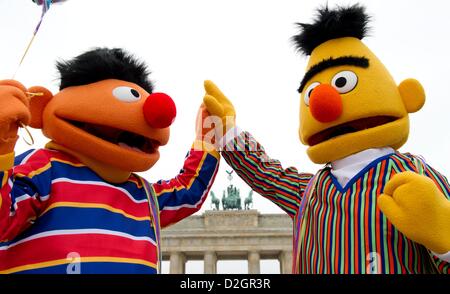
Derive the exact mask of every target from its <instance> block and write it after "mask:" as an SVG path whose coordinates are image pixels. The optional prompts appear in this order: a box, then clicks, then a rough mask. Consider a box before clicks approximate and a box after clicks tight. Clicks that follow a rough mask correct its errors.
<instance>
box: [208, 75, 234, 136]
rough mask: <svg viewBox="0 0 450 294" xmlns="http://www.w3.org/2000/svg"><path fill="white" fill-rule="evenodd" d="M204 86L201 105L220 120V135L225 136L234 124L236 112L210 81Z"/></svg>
mask: <svg viewBox="0 0 450 294" xmlns="http://www.w3.org/2000/svg"><path fill="white" fill-rule="evenodd" d="M204 86H205V91H206V94H205V97H204V98H203V103H204V104H205V106H206V109H207V110H208V112H209V113H210V114H211V115H212V116H216V117H219V118H220V119H221V121H222V134H221V135H225V134H226V133H227V131H229V130H230V129H232V128H233V127H234V126H235V124H236V111H235V110H234V106H233V104H232V103H231V101H230V100H229V99H228V98H227V97H226V96H225V95H224V94H223V93H222V91H220V89H219V88H218V87H217V86H216V85H215V84H214V83H213V82H212V81H209V80H206V81H205V83H204ZM220 137H221V136H220ZM219 139H220V138H219Z"/></svg>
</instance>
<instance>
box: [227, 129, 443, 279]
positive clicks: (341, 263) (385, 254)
mask: <svg viewBox="0 0 450 294" xmlns="http://www.w3.org/2000/svg"><path fill="white" fill-rule="evenodd" d="M227 150H228V151H227ZM222 156H223V157H224V158H225V160H226V161H227V163H228V164H229V165H230V166H231V167H232V168H233V169H234V170H235V171H236V172H237V173H238V174H239V176H240V177H241V178H242V179H243V180H244V181H245V182H246V183H247V184H248V185H249V186H250V187H251V188H252V189H253V190H255V191H256V192H258V193H259V194H261V195H262V196H264V197H266V198H268V199H269V200H271V201H273V202H274V203H275V204H277V205H278V206H279V207H280V208H282V209H283V210H284V211H285V212H286V213H288V214H289V215H290V216H291V217H292V218H293V219H294V221H296V218H297V217H298V215H299V214H298V212H299V208H300V207H301V205H304V207H305V209H304V213H303V215H302V219H301V221H302V225H305V226H304V227H305V230H304V232H303V234H302V238H301V241H300V244H294V248H299V250H298V260H299V264H298V272H299V273H368V272H372V273H373V272H379V273H433V272H445V273H450V266H449V264H448V263H447V262H445V261H442V260H440V259H438V258H437V257H436V256H434V255H433V254H432V253H431V252H430V251H429V250H428V249H427V248H425V247H424V246H422V245H420V244H418V243H415V242H414V241H411V240H409V239H408V238H406V236H404V235H403V234H402V233H401V232H400V231H398V230H397V229H396V228H395V227H394V226H393V225H392V224H391V223H390V222H389V220H388V219H387V218H386V217H385V216H384V214H383V213H382V212H381V211H380V210H379V209H378V207H377V205H376V200H377V197H378V196H379V195H380V194H381V192H382V191H383V189H384V186H385V184H386V183H387V182H388V180H389V179H390V178H391V177H392V176H393V175H394V174H396V173H400V172H403V171H415V169H416V167H415V165H414V164H413V159H412V156H411V155H408V154H401V153H392V154H389V155H387V156H384V157H381V158H378V159H377V160H375V161H373V162H372V163H370V164H369V165H368V166H366V167H365V168H364V169H363V170H361V171H360V172H359V173H358V174H357V175H356V176H355V177H354V178H353V179H352V180H350V182H349V183H348V184H346V185H345V187H342V186H341V185H340V184H339V183H338V181H337V180H336V178H335V177H334V176H333V175H332V174H331V172H330V168H329V167H325V168H324V169H322V170H320V171H319V172H318V174H317V175H316V187H315V188H314V192H313V193H312V195H311V197H310V198H309V199H307V202H305V203H302V200H304V197H303V196H304V192H305V189H306V187H307V185H308V182H309V181H310V180H311V179H312V177H313V175H312V174H309V173H299V172H298V171H297V169H296V168H293V167H290V168H287V169H284V168H282V166H281V164H280V162H279V161H277V160H273V159H270V158H269V157H268V156H267V155H266V153H265V152H264V149H263V147H262V146H261V145H260V144H259V143H258V142H257V141H256V140H255V139H254V138H253V137H252V136H251V135H250V134H249V133H247V132H243V133H241V134H240V135H239V136H237V137H236V138H235V139H234V140H233V141H230V142H229V143H228V144H227V146H226V148H224V151H223V152H222ZM425 175H426V176H427V177H429V178H431V179H432V180H433V181H434V182H435V183H436V185H437V186H438V187H439V189H440V191H441V192H442V193H444V194H445V195H446V197H447V198H450V185H449V183H448V181H447V180H446V179H445V178H444V177H443V176H442V175H441V174H439V173H438V172H437V171H436V170H434V169H433V168H431V167H430V166H426V169H425ZM294 223H295V222H294ZM294 230H295V227H294ZM295 233H297V232H295ZM297 246H299V247H297ZM294 252H295V250H294Z"/></svg>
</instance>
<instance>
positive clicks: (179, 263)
mask: <svg viewBox="0 0 450 294" xmlns="http://www.w3.org/2000/svg"><path fill="white" fill-rule="evenodd" d="M185 262H186V257H185V255H184V254H183V253H182V252H171V253H170V271H169V273H170V274H184V270H185Z"/></svg>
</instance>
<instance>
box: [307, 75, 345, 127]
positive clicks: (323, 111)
mask: <svg viewBox="0 0 450 294" xmlns="http://www.w3.org/2000/svg"><path fill="white" fill-rule="evenodd" d="M309 109H310V110H311V114H312V115H313V117H314V118H315V119H317V120H318V121H320V122H323V123H326V122H331V121H334V120H336V119H338V118H339V117H340V116H341V114H342V98H341V95H339V93H338V91H337V90H336V89H335V88H333V87H331V86H330V85H326V84H322V85H319V86H317V87H316V88H314V90H313V91H312V93H311V96H310V97H309Z"/></svg>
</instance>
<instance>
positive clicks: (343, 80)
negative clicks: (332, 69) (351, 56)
mask: <svg viewBox="0 0 450 294" xmlns="http://www.w3.org/2000/svg"><path fill="white" fill-rule="evenodd" d="M356 84H358V76H357V75H356V74H355V73H354V72H352V71H349V70H344V71H341V72H339V73H337V74H336V75H335V76H334V77H333V79H332V80H331V85H332V86H333V87H334V88H335V89H336V90H337V91H338V92H339V93H341V94H345V93H348V92H350V91H351V90H353V89H354V88H355V87H356Z"/></svg>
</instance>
